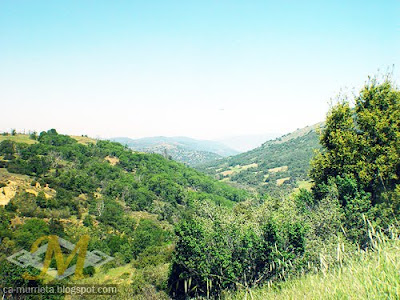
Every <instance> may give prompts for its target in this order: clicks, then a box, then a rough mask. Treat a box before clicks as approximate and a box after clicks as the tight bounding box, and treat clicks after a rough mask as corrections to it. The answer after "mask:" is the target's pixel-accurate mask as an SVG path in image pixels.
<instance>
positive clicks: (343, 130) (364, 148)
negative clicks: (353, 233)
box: [310, 79, 400, 229]
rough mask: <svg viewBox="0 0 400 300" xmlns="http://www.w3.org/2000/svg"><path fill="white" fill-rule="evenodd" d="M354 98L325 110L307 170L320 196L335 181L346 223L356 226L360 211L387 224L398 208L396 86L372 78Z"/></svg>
mask: <svg viewBox="0 0 400 300" xmlns="http://www.w3.org/2000/svg"><path fill="white" fill-rule="evenodd" d="M354 100H355V101H354V103H353V104H354V107H352V105H351V104H350V103H349V101H348V100H342V101H340V102H339V103H338V104H337V105H335V106H334V107H332V108H331V110H330V111H329V113H328V115H327V119H326V123H325V127H324V129H323V131H322V133H321V138H320V142H321V145H322V150H321V151H320V152H319V153H318V154H317V155H316V156H315V158H314V160H313V162H312V168H311V172H310V175H311V178H312V179H313V180H314V182H315V185H314V188H313V192H314V196H315V197H316V199H318V200H321V199H323V198H324V197H326V196H327V193H328V191H329V190H330V187H331V186H332V185H334V186H335V188H336V190H337V197H338V200H339V202H340V204H341V206H342V208H343V210H344V212H345V215H346V222H347V225H349V224H350V223H351V226H348V227H351V228H352V229H354V227H361V226H362V225H361V223H362V222H363V221H362V214H364V215H365V216H366V217H368V218H371V219H373V220H374V221H375V222H376V224H380V223H382V224H383V225H387V224H388V223H392V222H393V221H395V220H396V218H397V216H398V215H399V211H400V205H399V204H400V201H399V198H400V194H399V191H400V91H399V89H398V88H397V87H396V86H395V85H394V84H393V82H392V81H391V80H389V79H386V80H384V81H383V82H379V81H378V80H376V79H372V80H370V81H369V82H368V83H367V84H366V85H365V86H364V87H363V88H362V89H361V91H360V93H359V95H358V96H356V97H355V99H354Z"/></svg>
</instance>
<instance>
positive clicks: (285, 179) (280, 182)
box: [276, 177, 290, 186]
mask: <svg viewBox="0 0 400 300" xmlns="http://www.w3.org/2000/svg"><path fill="white" fill-rule="evenodd" d="M288 180H290V177H285V178H279V179H277V180H276V185H277V186H280V185H282V184H284V183H285V181H288Z"/></svg>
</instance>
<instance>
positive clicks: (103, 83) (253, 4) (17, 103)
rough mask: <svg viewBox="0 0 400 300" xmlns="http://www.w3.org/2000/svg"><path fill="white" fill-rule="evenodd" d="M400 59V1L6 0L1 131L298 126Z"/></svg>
mask: <svg viewBox="0 0 400 300" xmlns="http://www.w3.org/2000/svg"><path fill="white" fill-rule="evenodd" d="M393 64H395V65H396V67H395V76H396V79H397V82H398V83H399V80H398V77H399V76H398V74H399V68H400V1H389V0H385V1H367V0H363V1H349V0H347V1H321V0H320V1H266V0H264V1H251V0H246V1H234V0H229V1H228V0H227V1H222V0H218V1H217V0H214V1H208V0H201V1H200V0H199V1H151V0H148V1H109V0H107V1H89V0H79V1H72V0H68V1H61V0H57V1H54V0H52V1H39V0H35V1H32V0H29V1H21V0H18V1H15V0H10V1H7V0H1V1H0V113H1V115H0V130H9V129H10V128H17V129H19V130H22V129H27V130H28V129H35V130H38V131H40V130H44V129H49V128H56V129H57V130H58V131H59V132H63V133H68V134H88V135H90V136H94V137H96V136H101V137H111V136H129V137H143V136H154V135H167V136H175V135H184V136H191V137H195V138H203V139H212V138H217V137H222V136H234V135H243V134H260V133H268V132H283V133H285V132H289V131H291V130H294V129H296V128H298V127H303V126H305V125H310V124H313V123H316V122H319V121H321V120H322V119H324V117H325V113H326V112H327V110H328V107H329V105H328V102H329V99H330V98H332V97H334V96H335V95H336V94H337V93H338V92H339V91H340V89H341V88H345V87H350V88H351V87H359V86H360V85H362V83H363V82H364V81H365V80H366V79H367V76H368V75H373V74H375V73H377V70H378V69H381V70H385V69H386V68H387V67H388V66H391V65H393Z"/></svg>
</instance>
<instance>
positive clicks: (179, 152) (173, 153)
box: [110, 136, 239, 166]
mask: <svg viewBox="0 0 400 300" xmlns="http://www.w3.org/2000/svg"><path fill="white" fill-rule="evenodd" d="M110 140H112V141H116V142H119V143H121V144H123V145H127V146H128V147H129V148H131V149H132V150H135V151H142V152H148V153H158V154H162V155H164V156H166V157H171V158H172V159H173V160H176V161H179V162H183V163H185V164H187V165H190V166H195V165H199V164H203V163H207V162H211V161H216V160H218V159H221V158H223V157H227V156H231V155H235V154H238V153H239V152H238V151H236V150H233V149H231V148H229V147H227V146H225V145H223V144H222V143H219V142H214V141H206V140H196V139H192V138H188V137H163V136H159V137H148V138H141V139H130V138H126V137H117V138H111V139H110Z"/></svg>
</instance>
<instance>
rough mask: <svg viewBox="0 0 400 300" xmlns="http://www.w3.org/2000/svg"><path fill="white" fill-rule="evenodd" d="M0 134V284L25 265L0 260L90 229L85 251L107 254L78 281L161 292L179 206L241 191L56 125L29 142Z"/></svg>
mask: <svg viewBox="0 0 400 300" xmlns="http://www.w3.org/2000/svg"><path fill="white" fill-rule="evenodd" d="M2 139H3V141H2V142H1V143H0V215H1V223H0V234H1V238H2V242H1V244H0V250H1V256H0V261H1V263H0V286H12V285H14V284H15V282H20V281H21V279H22V277H21V275H22V273H23V272H24V270H22V269H20V268H18V267H16V266H15V265H12V264H10V263H9V262H8V261H6V260H5V259H6V257H8V256H10V255H12V254H13V253H15V252H17V251H19V250H21V249H25V250H28V251H29V250H30V247H31V245H32V243H33V242H34V241H35V240H36V239H37V238H39V237H41V236H43V235H48V234H55V235H58V236H59V237H62V238H64V239H66V240H68V241H71V242H75V243H76V242H77V241H78V240H79V238H80V237H81V236H82V235H83V234H88V235H89V236H90V243H89V250H100V251H103V252H104V253H106V254H108V255H110V256H112V257H114V258H115V259H114V260H113V261H112V262H110V263H108V264H106V265H104V268H97V269H96V270H91V269H88V270H86V269H85V270H86V271H85V272H86V275H87V276H88V278H86V279H85V280H86V281H85V282H88V283H92V282H100V283H101V282H103V283H114V282H115V283H120V284H122V285H126V286H128V287H131V285H132V284H137V286H138V289H137V290H136V292H135V293H137V294H140V293H141V291H142V289H147V290H150V291H154V293H158V294H159V295H160V297H162V294H164V295H166V294H165V292H164V291H163V290H165V282H166V280H167V278H168V264H169V262H170V259H171V255H172V251H173V246H174V243H175V237H174V232H173V225H174V224H175V223H176V222H177V221H178V220H179V219H180V218H181V216H182V214H184V213H185V210H187V209H190V207H191V206H192V203H193V202H196V201H203V199H207V200H208V201H211V202H213V203H215V204H217V205H220V206H226V207H232V206H233V205H234V203H235V202H239V201H242V200H244V199H246V197H247V196H246V193H245V192H243V191H240V190H237V189H235V188H232V187H230V186H228V185H226V184H223V183H220V182H217V181H215V180H214V179H212V178H210V177H208V176H206V175H204V174H202V173H200V172H198V171H196V170H193V169H190V168H188V167H186V166H185V165H183V164H181V163H177V162H175V161H172V160H168V159H165V158H164V157H162V156H161V155H158V154H147V153H135V152H132V151H131V150H130V149H127V148H126V147H124V146H122V145H121V144H118V143H115V142H110V141H97V142H96V141H94V140H90V139H89V138H84V139H82V138H79V139H78V138H72V137H69V136H66V135H61V134H58V133H57V132H56V131H55V130H54V129H52V130H49V131H47V132H42V133H41V134H40V136H39V137H38V138H37V140H32V139H29V138H28V137H26V136H21V135H16V136H2ZM78 140H79V141H78ZM26 142H28V143H26ZM111 269H112V270H111ZM108 270H110V272H108ZM118 270H125V271H122V272H120V273H119V272H118ZM31 271H32V270H31ZM154 272H155V273H154ZM49 280H50V279H49V278H45V279H43V280H42V281H41V282H39V283H36V284H43V283H45V282H48V281H49ZM50 282H51V281H50ZM143 282H144V283H145V284H143ZM23 284H24V282H22V283H21V285H23Z"/></svg>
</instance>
